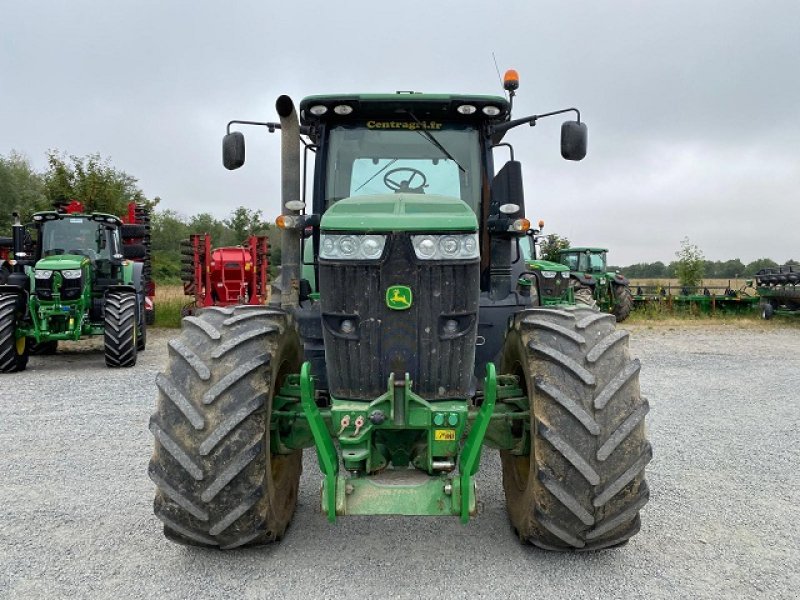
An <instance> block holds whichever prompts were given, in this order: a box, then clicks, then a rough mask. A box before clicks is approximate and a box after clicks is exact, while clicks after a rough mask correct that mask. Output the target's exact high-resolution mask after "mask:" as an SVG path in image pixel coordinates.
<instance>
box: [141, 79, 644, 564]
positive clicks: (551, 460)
mask: <svg viewBox="0 0 800 600" xmlns="http://www.w3.org/2000/svg"><path fill="white" fill-rule="evenodd" d="M515 88H516V82H514V81H511V80H509V81H508V83H507V89H508V90H509V91H510V92H511V96H512V98H513V90H514V89H515ZM276 109H277V112H278V114H279V116H280V123H279V124H275V123H262V124H261V125H265V126H267V127H268V128H270V129H271V130H273V131H274V130H275V129H278V125H279V127H280V132H281V140H282V204H283V214H282V215H281V217H280V218H279V219H278V225H279V226H280V227H282V228H283V247H282V253H281V257H282V258H281V260H282V264H281V278H282V281H281V284H280V286H279V293H276V294H275V295H274V297H273V298H272V300H271V303H270V305H269V306H255V307H244V306H243V307H211V308H207V309H205V310H203V311H200V312H199V313H198V314H197V315H194V316H189V317H186V318H184V319H183V326H182V331H181V334H180V337H178V338H177V339H175V340H172V341H171V342H170V343H169V354H170V356H169V361H168V363H167V366H166V368H165V370H164V372H163V373H161V374H159V375H158V377H157V380H156V384H157V387H158V399H157V404H156V411H155V413H154V414H153V416H152V418H151V420H150V431H151V432H152V434H153V436H154V438H155V447H154V453H153V457H152V459H151V462H150V466H149V475H150V477H151V479H152V480H153V482H154V483H155V484H156V486H157V490H156V496H155V503H154V510H155V514H156V515H157V516H158V518H159V519H160V520H161V521H162V523H163V526H164V532H165V534H166V535H167V537H168V538H170V539H172V540H174V541H177V542H180V543H184V544H195V545H202V546H211V547H219V548H223V549H226V548H236V547H241V546H245V545H251V544H263V543H267V542H270V541H273V540H276V539H280V538H281V537H282V536H283V535H284V532H285V531H286V528H287V526H288V525H289V522H290V520H291V518H292V515H293V513H294V509H295V505H296V502H297V494H298V484H299V479H300V471H301V468H302V452H303V450H304V449H306V448H312V447H313V448H314V449H315V450H316V453H317V458H318V463H319V467H320V470H321V472H322V489H321V509H322V511H323V513H324V514H325V515H326V516H327V518H328V520H330V521H331V522H333V521H335V520H337V519H338V518H341V517H345V516H349V515H374V514H400V515H429V516H450V517H456V518H458V519H460V520H461V521H462V522H464V523H467V522H468V521H469V519H470V517H471V516H474V515H475V514H476V512H477V498H476V490H475V475H476V473H477V470H478V467H479V463H480V457H481V451H482V448H483V447H484V446H486V447H488V448H492V449H496V450H499V451H500V453H501V457H502V465H503V486H504V489H505V494H506V499H507V510H508V514H509V518H510V521H511V524H512V526H513V528H514V530H515V531H516V533H517V534H518V535H519V537H520V539H521V540H524V541H527V542H530V543H533V544H535V545H537V546H540V547H542V548H546V549H554V550H589V549H599V548H605V547H609V546H615V545H619V544H622V543H624V542H625V541H627V540H628V538H629V537H630V536H632V535H633V534H635V533H636V532H637V531H638V529H639V526H640V520H639V510H640V509H641V507H642V506H643V505H644V504H645V503H646V501H647V498H648V491H647V484H646V483H645V480H644V468H645V465H646V464H647V462H648V461H649V460H650V457H651V449H650V445H649V444H648V442H647V440H646V439H645V429H644V417H645V414H646V413H647V411H648V405H647V401H646V400H645V399H644V398H642V397H641V395H640V393H639V382H638V373H639V362H638V361H635V360H631V359H630V357H629V355H628V348H627V334H626V333H625V332H622V331H616V330H615V322H614V318H613V317H612V316H611V315H608V314H604V313H601V312H599V311H597V310H595V309H591V308H587V307H576V306H570V305H566V304H565V305H558V306H541V304H540V302H539V298H540V297H541V295H540V294H539V293H538V289H539V286H541V285H543V278H542V277H541V273H537V272H535V271H534V270H531V269H529V268H528V267H527V265H526V264H525V261H522V260H519V253H518V242H519V240H520V238H522V237H524V236H525V233H526V230H527V229H528V228H529V223H528V221H527V220H526V219H525V215H524V210H525V205H524V198H523V188H522V169H521V165H520V163H519V162H517V161H515V160H513V159H512V160H510V161H508V162H506V163H505V164H503V165H502V166H501V167H500V168H499V169H498V170H497V171H496V170H495V165H494V150H493V148H495V147H496V146H497V145H498V144H500V143H501V140H502V139H503V136H504V134H505V133H506V132H507V131H508V130H509V129H511V128H512V127H515V126H518V125H524V124H533V123H535V122H536V121H537V120H538V119H540V118H542V117H544V116H549V115H551V114H561V113H565V112H572V111H574V112H575V113H576V114H577V116H578V119H577V120H576V121H567V122H566V123H565V124H564V125H563V126H562V138H561V152H562V155H563V156H564V158H566V159H569V160H580V159H582V158H583V157H584V155H585V153H586V129H585V125H584V124H582V123H581V122H580V115H579V113H577V111H576V110H575V109H568V110H564V111H555V112H554V113H546V114H545V115H535V116H530V117H524V118H521V119H514V120H512V119H511V117H510V112H511V104H510V102H509V101H508V100H507V99H505V98H503V97H496V96H477V95H448V94H441V95H439V94H418V93H398V94H370V95H357V94H353V95H338V96H311V97H308V98H305V99H304V100H303V101H302V102H301V103H300V106H299V119H298V112H296V111H295V108H294V104H293V102H292V100H291V99H290V98H288V97H287V96H281V97H280V98H278V101H277V103H276ZM235 123H236V122H232V123H231V124H235ZM249 124H254V123H253V122H250V123H249ZM301 136H303V137H304V138H307V143H308V145H307V146H306V148H307V152H306V157H307V158H309V159H312V160H314V179H313V182H309V183H310V187H311V188H312V189H313V195H312V197H311V198H310V199H309V201H308V202H307V201H306V199H305V198H304V196H303V195H301V192H300V190H301V189H305V187H306V186H305V183H306V182H304V181H303V177H302V173H303V172H304V170H303V169H302V167H301V154H300V148H299V146H300V139H301ZM504 145H507V144H504ZM312 151H313V152H312ZM512 156H513V155H512ZM244 157H245V151H244V137H243V135H242V134H241V133H240V132H230V125H229V133H228V135H226V136H225V139H224V141H223V162H224V164H225V166H226V167H227V168H229V169H236V168H238V167H240V166H242V164H243V163H244ZM304 240H305V243H304ZM308 240H310V242H309V241H308ZM304 266H305V268H304ZM565 281H566V280H565ZM534 289H535V290H537V291H536V292H535V293H534Z"/></svg>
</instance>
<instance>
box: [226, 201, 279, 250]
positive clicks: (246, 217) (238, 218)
mask: <svg viewBox="0 0 800 600" xmlns="http://www.w3.org/2000/svg"><path fill="white" fill-rule="evenodd" d="M223 223H224V224H225V225H226V226H227V227H228V228H229V229H230V230H231V231H232V233H233V236H234V239H233V243H234V244H241V243H243V242H244V241H245V240H246V239H247V236H249V235H264V234H265V233H267V230H268V229H269V225H268V224H267V223H266V222H265V221H264V220H263V219H262V216H261V211H260V210H250V209H248V208H245V207H244V206H239V207H238V208H236V209H235V210H234V211H233V213H232V214H231V216H230V218H228V219H225V220H224V221H223Z"/></svg>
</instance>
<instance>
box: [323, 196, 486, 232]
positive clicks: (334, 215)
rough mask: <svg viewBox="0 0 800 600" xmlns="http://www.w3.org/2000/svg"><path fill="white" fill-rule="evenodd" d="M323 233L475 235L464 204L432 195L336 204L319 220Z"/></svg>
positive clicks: (365, 198) (474, 222) (358, 198)
mask: <svg viewBox="0 0 800 600" xmlns="http://www.w3.org/2000/svg"><path fill="white" fill-rule="evenodd" d="M321 228H322V229H323V230H327V231H359V232H368V231H477V230H478V220H477V218H476V217H475V213H474V212H472V209H471V208H470V207H469V206H468V205H467V203H466V202H464V201H463V200H460V199H459V198H453V197H451V196H438V195H435V194H381V195H371V196H353V197H350V198H344V199H343V200H339V201H338V202H336V203H335V204H334V205H333V206H331V207H330V208H329V209H328V210H327V211H326V212H325V214H324V215H323V216H322V222H321Z"/></svg>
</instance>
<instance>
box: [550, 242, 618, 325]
mask: <svg viewBox="0 0 800 600" xmlns="http://www.w3.org/2000/svg"><path fill="white" fill-rule="evenodd" d="M607 253H608V250H607V249H606V248H566V249H564V250H559V251H558V256H559V262H561V263H562V264H564V265H566V266H567V267H568V268H569V270H570V274H571V277H572V278H574V279H575V282H576V289H577V290H581V289H588V290H590V291H591V297H592V299H594V301H595V302H597V305H598V306H599V307H600V309H601V310H604V311H607V312H610V313H611V314H613V315H614V316H615V317H616V318H617V322H618V323H621V322H622V321H624V320H625V319H627V318H628V315H630V314H631V309H633V294H631V288H630V282H629V281H628V280H627V279H626V278H625V277H624V276H622V275H620V274H619V273H615V272H611V271H609V270H608V268H607V267H606V254H607Z"/></svg>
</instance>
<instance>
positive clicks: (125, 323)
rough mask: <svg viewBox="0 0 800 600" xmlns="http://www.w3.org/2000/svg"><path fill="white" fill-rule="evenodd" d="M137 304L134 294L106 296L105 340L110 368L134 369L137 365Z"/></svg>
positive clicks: (121, 293) (112, 293)
mask: <svg viewBox="0 0 800 600" xmlns="http://www.w3.org/2000/svg"><path fill="white" fill-rule="evenodd" d="M136 303H137V298H136V294H135V293H134V292H109V293H108V294H106V301H105V310H104V313H105V319H104V320H105V323H104V325H105V328H104V329H105V333H104V338H105V357H106V366H108V367H112V368H118V367H132V366H133V365H135V364H136V347H137V344H138V340H137V337H138V336H137V335H136V329H137V327H136V315H137V310H136Z"/></svg>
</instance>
